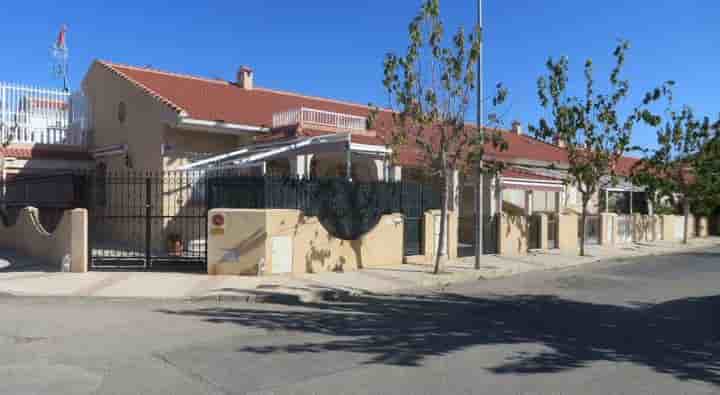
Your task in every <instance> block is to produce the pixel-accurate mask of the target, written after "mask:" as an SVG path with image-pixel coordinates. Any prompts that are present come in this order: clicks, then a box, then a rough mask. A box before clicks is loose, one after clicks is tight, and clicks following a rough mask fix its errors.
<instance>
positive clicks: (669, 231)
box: [661, 215, 680, 241]
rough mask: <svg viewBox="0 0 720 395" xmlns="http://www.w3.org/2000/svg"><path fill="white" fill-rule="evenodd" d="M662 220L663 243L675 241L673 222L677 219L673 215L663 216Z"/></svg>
mask: <svg viewBox="0 0 720 395" xmlns="http://www.w3.org/2000/svg"><path fill="white" fill-rule="evenodd" d="M661 218H662V239H663V240H665V241H677V238H676V237H675V221H676V220H677V218H680V217H677V216H675V215H663V216H661Z"/></svg>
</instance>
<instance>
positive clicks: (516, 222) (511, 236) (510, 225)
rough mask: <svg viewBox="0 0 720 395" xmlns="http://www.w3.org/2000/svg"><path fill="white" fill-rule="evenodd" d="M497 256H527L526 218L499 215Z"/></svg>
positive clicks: (527, 224)
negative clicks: (498, 248)
mask: <svg viewBox="0 0 720 395" xmlns="http://www.w3.org/2000/svg"><path fill="white" fill-rule="evenodd" d="M499 219H500V225H499V232H500V233H499V234H498V240H499V243H498V244H499V247H500V251H499V254H500V255H503V256H520V255H527V252H528V236H529V231H530V228H529V222H528V219H527V217H524V216H513V215H508V214H502V215H500V218H499Z"/></svg>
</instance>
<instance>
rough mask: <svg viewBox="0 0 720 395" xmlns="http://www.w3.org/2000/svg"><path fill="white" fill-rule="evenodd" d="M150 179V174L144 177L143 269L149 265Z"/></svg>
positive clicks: (150, 229)
mask: <svg viewBox="0 0 720 395" xmlns="http://www.w3.org/2000/svg"><path fill="white" fill-rule="evenodd" d="M151 194H152V180H151V179H150V175H149V174H148V176H147V177H146V178H145V269H147V268H149V266H150V259H151V254H150V248H151V247H152V205H151V202H152V201H151V196H150V195H151Z"/></svg>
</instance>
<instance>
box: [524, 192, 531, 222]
mask: <svg viewBox="0 0 720 395" xmlns="http://www.w3.org/2000/svg"><path fill="white" fill-rule="evenodd" d="M525 214H526V215H527V216H528V217H529V216H531V215H533V191H532V190H530V191H525Z"/></svg>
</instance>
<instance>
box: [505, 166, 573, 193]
mask: <svg viewBox="0 0 720 395" xmlns="http://www.w3.org/2000/svg"><path fill="white" fill-rule="evenodd" d="M500 186H501V187H502V188H505V189H522V190H527V191H548V192H562V190H563V188H564V186H565V183H564V182H563V181H562V180H560V179H556V178H553V177H549V176H547V175H541V174H536V173H533V172H530V171H528V170H526V169H521V168H517V167H509V168H507V169H504V170H503V171H502V173H501V174H500Z"/></svg>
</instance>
